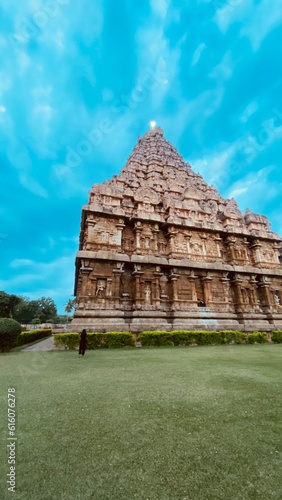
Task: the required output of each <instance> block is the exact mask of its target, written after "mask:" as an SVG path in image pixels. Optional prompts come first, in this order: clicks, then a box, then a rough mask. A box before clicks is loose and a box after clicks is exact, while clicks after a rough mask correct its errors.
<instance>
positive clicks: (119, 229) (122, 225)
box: [116, 219, 125, 246]
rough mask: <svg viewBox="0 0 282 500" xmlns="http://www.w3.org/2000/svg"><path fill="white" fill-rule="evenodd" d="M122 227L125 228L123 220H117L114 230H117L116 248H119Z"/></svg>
mask: <svg viewBox="0 0 282 500" xmlns="http://www.w3.org/2000/svg"><path fill="white" fill-rule="evenodd" d="M124 227H125V224H124V220H123V219H119V221H118V223H117V224H116V228H117V237H116V245H118V246H121V242H122V231H123V228H124Z"/></svg>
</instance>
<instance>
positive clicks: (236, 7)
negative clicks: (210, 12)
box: [214, 0, 253, 33]
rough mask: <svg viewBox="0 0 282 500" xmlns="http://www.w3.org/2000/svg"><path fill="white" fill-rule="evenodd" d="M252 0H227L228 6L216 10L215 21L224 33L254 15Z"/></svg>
mask: <svg viewBox="0 0 282 500" xmlns="http://www.w3.org/2000/svg"><path fill="white" fill-rule="evenodd" d="M252 7H253V1H252V0H227V1H226V5H224V6H223V7H221V8H218V9H216V13H215V15H214V21H215V22H216V24H217V25H218V27H219V28H220V30H221V31H222V32H223V33H226V32H227V30H228V29H229V27H230V25H231V24H232V23H234V22H236V21H243V20H245V19H248V16H250V15H252Z"/></svg>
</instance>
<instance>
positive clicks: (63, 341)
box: [54, 332, 79, 350]
mask: <svg viewBox="0 0 282 500" xmlns="http://www.w3.org/2000/svg"><path fill="white" fill-rule="evenodd" d="M54 344H55V346H56V347H64V348H65V349H71V350H74V349H75V348H76V347H78V345H79V334H78V333H75V332H68V333H56V334H55V335H54Z"/></svg>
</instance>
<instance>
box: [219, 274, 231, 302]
mask: <svg viewBox="0 0 282 500" xmlns="http://www.w3.org/2000/svg"><path fill="white" fill-rule="evenodd" d="M227 275H228V273H223V276H222V278H219V280H220V281H221V283H222V286H223V290H224V302H225V303H226V304H229V303H230V279H229V278H227Z"/></svg>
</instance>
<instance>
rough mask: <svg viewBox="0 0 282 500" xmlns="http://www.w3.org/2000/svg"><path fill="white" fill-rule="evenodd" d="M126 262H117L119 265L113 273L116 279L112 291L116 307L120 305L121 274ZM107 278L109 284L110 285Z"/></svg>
mask: <svg viewBox="0 0 282 500" xmlns="http://www.w3.org/2000/svg"><path fill="white" fill-rule="evenodd" d="M123 268H124V263H120V262H118V263H117V267H116V268H115V269H113V275H114V280H113V291H111V294H112V296H113V298H114V306H115V308H116V309H118V308H119V307H120V281H121V275H122V273H123V272H124V270H123ZM108 281H109V280H107V285H108Z"/></svg>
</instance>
